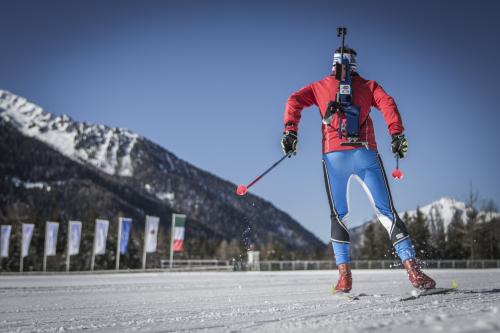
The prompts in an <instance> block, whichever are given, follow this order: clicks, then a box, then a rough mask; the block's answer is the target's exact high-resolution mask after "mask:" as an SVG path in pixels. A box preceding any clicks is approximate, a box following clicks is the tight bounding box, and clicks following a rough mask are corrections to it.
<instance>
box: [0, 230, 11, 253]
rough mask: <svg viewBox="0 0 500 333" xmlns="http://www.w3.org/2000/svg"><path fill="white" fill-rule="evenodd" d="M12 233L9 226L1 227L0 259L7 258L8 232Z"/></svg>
mask: <svg viewBox="0 0 500 333" xmlns="http://www.w3.org/2000/svg"><path fill="white" fill-rule="evenodd" d="M11 231H12V226H11V225H2V227H1V231H0V233H1V235H0V258H2V257H4V258H7V257H8V256H9V241H10V232H11Z"/></svg>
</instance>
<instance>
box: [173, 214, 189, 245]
mask: <svg viewBox="0 0 500 333" xmlns="http://www.w3.org/2000/svg"><path fill="white" fill-rule="evenodd" d="M174 218H175V221H174V244H173V247H172V249H173V251H174V252H182V251H184V230H185V224H186V215H180V214H175V215H174Z"/></svg>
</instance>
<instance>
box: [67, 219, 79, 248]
mask: <svg viewBox="0 0 500 333" xmlns="http://www.w3.org/2000/svg"><path fill="white" fill-rule="evenodd" d="M68 229H69V243H68V255H70V256H72V255H75V254H78V253H80V240H81V238H82V222H80V221H69V227H68Z"/></svg>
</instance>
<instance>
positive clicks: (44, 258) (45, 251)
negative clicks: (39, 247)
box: [43, 222, 48, 272]
mask: <svg viewBox="0 0 500 333" xmlns="http://www.w3.org/2000/svg"><path fill="white" fill-rule="evenodd" d="M47 230H48V223H47V222H45V244H44V247H43V271H44V272H46V271H47Z"/></svg>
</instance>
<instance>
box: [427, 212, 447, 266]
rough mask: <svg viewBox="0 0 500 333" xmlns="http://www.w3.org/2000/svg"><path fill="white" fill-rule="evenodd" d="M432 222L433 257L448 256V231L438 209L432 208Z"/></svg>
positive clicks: (441, 257)
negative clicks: (446, 231)
mask: <svg viewBox="0 0 500 333" xmlns="http://www.w3.org/2000/svg"><path fill="white" fill-rule="evenodd" d="M430 219H431V220H430V222H431V228H432V233H431V247H432V259H443V258H445V256H446V251H445V250H446V233H445V230H444V222H443V217H442V216H441V213H440V212H439V211H438V210H434V209H433V210H432V211H431V215H430Z"/></svg>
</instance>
